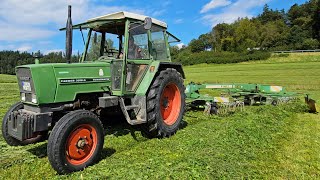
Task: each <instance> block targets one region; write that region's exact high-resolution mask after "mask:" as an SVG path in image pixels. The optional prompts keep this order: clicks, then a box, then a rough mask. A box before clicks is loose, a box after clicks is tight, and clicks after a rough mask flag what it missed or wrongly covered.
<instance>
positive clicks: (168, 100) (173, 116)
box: [160, 83, 181, 126]
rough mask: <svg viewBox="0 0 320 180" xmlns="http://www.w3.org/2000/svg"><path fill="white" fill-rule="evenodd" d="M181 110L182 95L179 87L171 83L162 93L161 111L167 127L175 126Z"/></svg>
mask: <svg viewBox="0 0 320 180" xmlns="http://www.w3.org/2000/svg"><path fill="white" fill-rule="evenodd" d="M180 109H181V93H180V90H179V88H178V86H177V85H175V84H173V83H170V84H168V85H167V86H166V87H165V88H164V89H163V91H162V94H161V98H160V110H161V115H162V118H163V121H164V123H165V124H167V125H169V126H170V125H173V124H174V123H175V122H176V121H177V119H178V117H179V115H180Z"/></svg>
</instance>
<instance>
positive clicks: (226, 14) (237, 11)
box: [202, 0, 271, 27]
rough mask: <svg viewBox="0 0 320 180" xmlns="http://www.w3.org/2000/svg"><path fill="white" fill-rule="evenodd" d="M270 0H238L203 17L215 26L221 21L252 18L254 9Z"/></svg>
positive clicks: (207, 22) (206, 22)
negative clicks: (220, 10)
mask: <svg viewBox="0 0 320 180" xmlns="http://www.w3.org/2000/svg"><path fill="white" fill-rule="evenodd" d="M269 1H271V0H237V1H236V2H235V3H233V4H230V5H229V6H227V7H225V8H223V9H222V12H221V13H215V14H207V15H205V16H203V17H202V20H203V22H204V23H205V24H210V25H211V26H212V27H213V26H215V25H217V24H219V23H232V22H234V21H235V20H237V19H238V18H243V17H248V18H251V17H253V14H252V12H251V11H252V9H254V8H257V7H261V6H263V5H264V4H266V3H268V2H269Z"/></svg>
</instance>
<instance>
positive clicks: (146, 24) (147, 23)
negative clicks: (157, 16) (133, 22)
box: [144, 17, 152, 30]
mask: <svg viewBox="0 0 320 180" xmlns="http://www.w3.org/2000/svg"><path fill="white" fill-rule="evenodd" d="M151 26H152V19H151V18H150V17H146V19H145V20H144V29H145V30H149V29H151Z"/></svg>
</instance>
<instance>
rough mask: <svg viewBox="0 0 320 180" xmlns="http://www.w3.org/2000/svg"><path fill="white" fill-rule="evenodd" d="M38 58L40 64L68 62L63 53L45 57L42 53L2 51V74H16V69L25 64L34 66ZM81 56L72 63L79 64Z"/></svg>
mask: <svg viewBox="0 0 320 180" xmlns="http://www.w3.org/2000/svg"><path fill="white" fill-rule="evenodd" d="M36 57H37V58H38V59H39V60H40V63H62V62H66V57H65V54H64V53H62V52H50V53H48V54H46V55H43V53H41V52H40V51H38V52H36V53H29V52H19V51H0V74H15V67H16V66H19V65H25V64H34V63H35V59H36ZM79 58H80V55H79V54H78V55H73V56H72V58H71V61H72V62H78V59H79Z"/></svg>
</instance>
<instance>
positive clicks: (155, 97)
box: [143, 68, 185, 138]
mask: <svg viewBox="0 0 320 180" xmlns="http://www.w3.org/2000/svg"><path fill="white" fill-rule="evenodd" d="M184 90H185V87H184V85H183V79H182V76H181V74H180V73H179V72H178V71H177V70H175V69H171V68H168V69H165V70H162V71H160V73H159V74H158V76H157V77H156V78H155V79H154V81H153V84H152V85H151V87H150V89H149V90H148V95H147V120H148V122H147V124H145V125H143V126H144V127H143V129H144V132H145V134H146V135H147V136H149V137H151V138H153V137H159V138H162V137H168V136H171V135H173V134H175V133H176V131H177V130H178V129H179V126H180V124H181V122H182V118H183V114H184V111H185V93H184Z"/></svg>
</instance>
